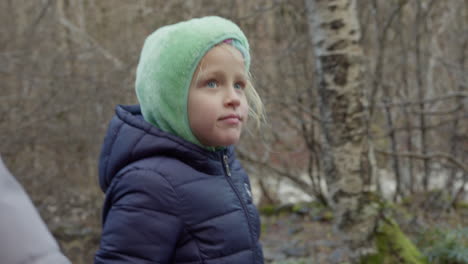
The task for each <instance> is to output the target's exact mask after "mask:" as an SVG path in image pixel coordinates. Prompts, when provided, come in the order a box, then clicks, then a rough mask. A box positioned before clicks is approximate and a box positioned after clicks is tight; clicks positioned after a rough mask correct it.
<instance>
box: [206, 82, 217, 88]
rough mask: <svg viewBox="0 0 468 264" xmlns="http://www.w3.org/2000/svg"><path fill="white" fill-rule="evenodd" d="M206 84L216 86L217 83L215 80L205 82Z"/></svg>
mask: <svg viewBox="0 0 468 264" xmlns="http://www.w3.org/2000/svg"><path fill="white" fill-rule="evenodd" d="M206 86H208V87H209V88H216V87H218V83H217V82H216V81H209V82H207V83H206Z"/></svg>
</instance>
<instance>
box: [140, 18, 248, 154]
mask: <svg viewBox="0 0 468 264" xmlns="http://www.w3.org/2000/svg"><path fill="white" fill-rule="evenodd" d="M227 39H230V40H232V43H233V46H234V47H235V48H237V49H238V50H239V51H240V52H241V53H242V54H243V56H244V63H245V69H246V71H248V70H249V67H250V55H249V44H248V41H247V38H246V37H245V35H244V33H243V32H242V31H241V29H240V28H239V27H238V26H237V25H236V24H234V23H233V22H232V21H230V20H227V19H224V18H221V17H217V16H209V17H203V18H194V19H191V20H187V21H183V22H179V23H176V24H172V25H167V26H164V27H161V28H159V29H158V30H156V31H154V32H153V33H152V34H150V35H149V36H148V37H147V38H146V40H145V43H144V45H143V48H142V51H141V55H140V60H139V62H138V67H137V72H136V81H135V89H136V94H137V97H138V101H139V103H140V105H141V109H142V113H143V116H144V118H145V120H146V121H148V122H149V123H151V124H153V125H155V126H157V127H158V128H159V129H161V130H162V131H165V132H169V133H171V134H173V135H176V136H179V137H181V138H183V139H185V140H187V141H190V142H192V143H195V144H198V145H201V143H200V142H199V141H198V139H197V138H196V137H195V136H194V135H193V133H192V130H191V128H190V125H189V120H188V113H187V100H188V92H189V87H190V83H191V81H192V77H193V74H194V72H195V70H196V68H197V66H198V64H199V62H200V60H201V59H202V58H203V56H204V55H205V54H206V52H208V51H209V50H210V49H211V48H212V47H213V46H215V45H216V44H218V43H221V42H223V41H224V40H227Z"/></svg>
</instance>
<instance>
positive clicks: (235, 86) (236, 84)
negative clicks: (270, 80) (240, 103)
mask: <svg viewBox="0 0 468 264" xmlns="http://www.w3.org/2000/svg"><path fill="white" fill-rule="evenodd" d="M244 87H245V84H244V83H240V82H238V83H235V84H234V89H244Z"/></svg>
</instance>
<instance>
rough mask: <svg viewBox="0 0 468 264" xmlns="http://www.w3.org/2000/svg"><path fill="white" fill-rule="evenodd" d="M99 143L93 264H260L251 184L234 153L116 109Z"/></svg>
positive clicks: (131, 110) (134, 111)
mask: <svg viewBox="0 0 468 264" xmlns="http://www.w3.org/2000/svg"><path fill="white" fill-rule="evenodd" d="M116 113H117V115H116V116H115V117H114V118H113V119H112V121H111V123H110V126H109V131H108V134H107V136H106V139H105V141H104V146H103V149H102V152H101V159H100V165H99V181H100V185H101V188H102V189H103V191H104V192H105V193H106V200H105V203H104V209H103V231H102V237H101V244H100V248H99V250H98V251H97V253H96V256H95V263H161V264H162V263H181V264H182V263H183V264H195V263H206V264H214V263H216V264H222V263H229V264H237V263H239V264H249V263H263V256H262V249H261V246H260V244H259V235H260V221H259V215H258V212H257V210H256V208H255V206H254V204H253V203H252V197H251V193H250V183H249V180H248V177H247V175H246V173H245V172H244V170H243V169H242V167H241V165H240V163H239V162H238V161H237V160H236V158H235V155H234V152H233V149H232V147H229V148H227V149H224V150H220V151H216V152H212V151H208V150H205V149H203V148H201V147H199V146H197V145H195V144H192V143H189V142H187V141H185V140H183V139H180V138H178V137H176V136H173V135H171V134H168V133H165V132H162V131H161V130H159V129H157V128H156V127H154V126H153V125H151V124H149V123H147V122H146V121H144V119H143V117H142V115H141V112H140V107H139V106H118V107H117V108H116Z"/></svg>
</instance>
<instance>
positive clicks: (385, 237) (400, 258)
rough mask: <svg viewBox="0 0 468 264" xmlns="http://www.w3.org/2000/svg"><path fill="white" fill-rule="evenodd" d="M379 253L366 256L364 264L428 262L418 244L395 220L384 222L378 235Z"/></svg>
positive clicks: (416, 263)
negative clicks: (414, 242) (413, 241)
mask: <svg viewBox="0 0 468 264" xmlns="http://www.w3.org/2000/svg"><path fill="white" fill-rule="evenodd" d="M376 244H377V250H378V253H377V254H374V255H371V256H368V257H365V258H364V259H363V260H362V261H361V263H362V264H394V263H401V264H426V263H427V261H426V259H425V258H424V256H423V255H422V254H421V252H420V251H419V250H418V249H417V248H416V246H415V245H414V244H413V243H412V242H411V240H409V239H408V237H407V236H406V235H405V234H404V233H403V232H402V231H401V230H400V228H399V227H398V225H397V224H396V223H395V222H393V221H386V222H383V223H382V224H381V226H380V228H379V230H378V232H377V235H376Z"/></svg>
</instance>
